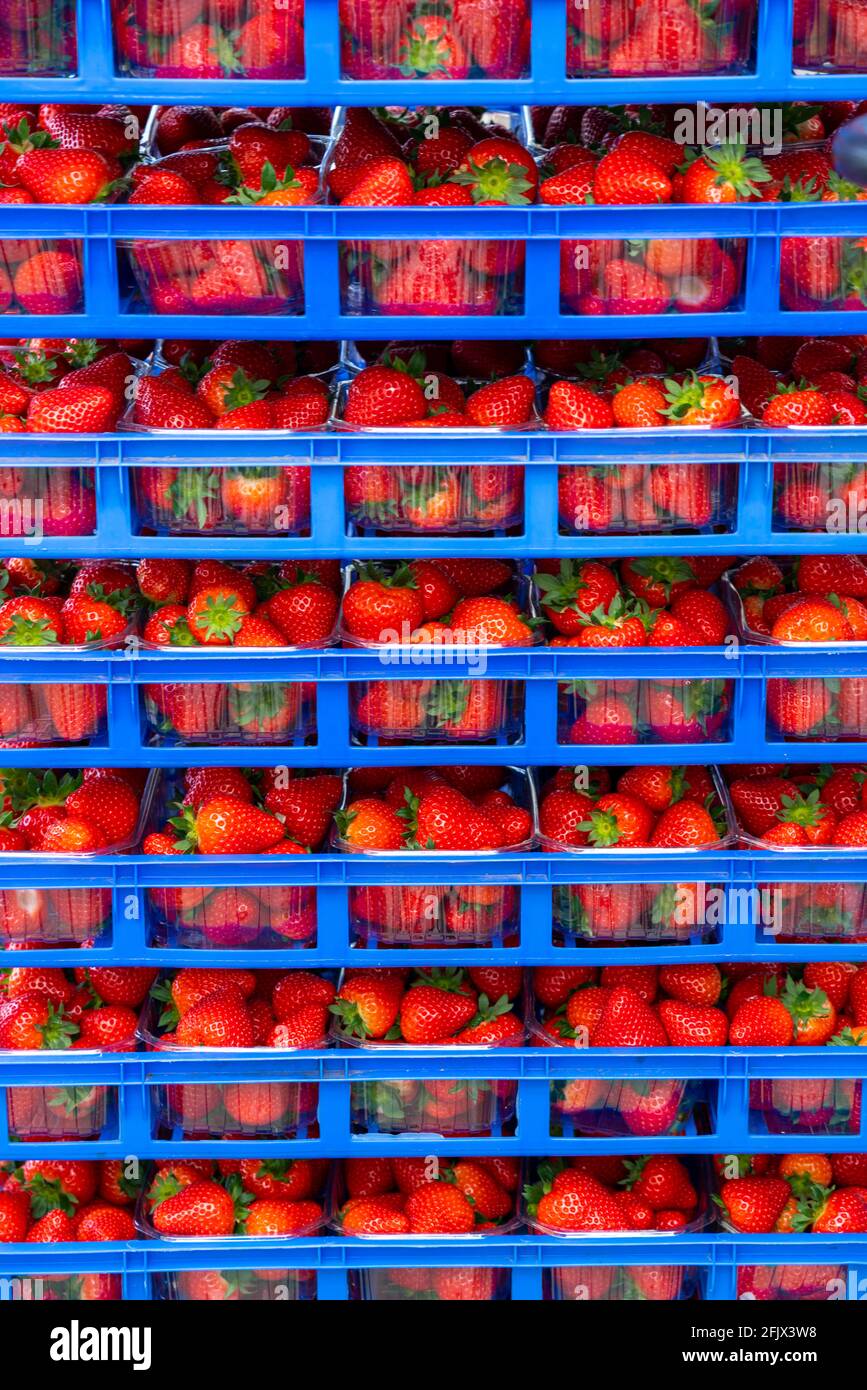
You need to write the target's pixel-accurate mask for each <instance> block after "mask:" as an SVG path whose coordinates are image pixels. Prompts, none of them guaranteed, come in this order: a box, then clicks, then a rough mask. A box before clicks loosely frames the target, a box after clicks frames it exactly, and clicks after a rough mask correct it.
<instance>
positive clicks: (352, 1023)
mask: <svg viewBox="0 0 867 1390" xmlns="http://www.w3.org/2000/svg"><path fill="white" fill-rule="evenodd" d="M328 1011H329V1013H332V1014H334V1017H335V1018H336V1019H338V1020H339V1022H340V1026H341V1029H342V1030H343V1032H344V1033H346V1034H347V1035H348V1036H349V1037H350V1038H369V1037H370V1029H369V1028H368V1026H367V1024H366V1023H365V1021H364V1019H363V1018H362V1016H361V1010H360V1009H359V1007H358V1005H357V1004H356V1003H354V1002H353V1001H352V1000H351V999H335V1001H334V1003H333V1004H329V1005H328Z"/></svg>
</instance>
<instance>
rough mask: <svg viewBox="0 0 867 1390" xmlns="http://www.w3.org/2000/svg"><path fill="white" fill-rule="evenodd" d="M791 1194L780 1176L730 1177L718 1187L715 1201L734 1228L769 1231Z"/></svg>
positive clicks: (753, 1233)
mask: <svg viewBox="0 0 867 1390" xmlns="http://www.w3.org/2000/svg"><path fill="white" fill-rule="evenodd" d="M790 1196H791V1188H790V1187H789V1184H788V1183H787V1182H786V1181H785V1180H784V1179H783V1178H771V1177H765V1178H733V1179H731V1180H729V1181H728V1182H724V1183H723V1184H722V1185H721V1187H720V1192H719V1204H720V1207H721V1209H722V1211H723V1212H724V1214H725V1216H726V1217H727V1219H728V1221H729V1222H730V1224H731V1226H732V1227H733V1228H734V1229H735V1230H736V1231H743V1232H744V1233H746V1234H749V1235H756V1234H759V1233H761V1232H765V1231H773V1230H774V1227H775V1226H776V1223H777V1219H778V1217H779V1215H780V1213H781V1212H782V1210H783V1208H784V1206H785V1205H786V1203H787V1202H788V1200H789V1197H790Z"/></svg>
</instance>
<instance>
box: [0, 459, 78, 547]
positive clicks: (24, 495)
mask: <svg viewBox="0 0 867 1390" xmlns="http://www.w3.org/2000/svg"><path fill="white" fill-rule="evenodd" d="M95 483H96V477H95V473H94V470H93V469H92V468H84V467H80V466H78V465H75V466H74V467H71V468H66V467H63V466H61V467H57V468H54V467H51V468H49V467H46V466H44V465H41V464H37V465H35V466H34V467H29V466H25V467H19V466H18V465H17V464H9V465H4V466H3V467H2V468H0V534H2V535H3V536H20V537H21V539H22V541H24V542H25V543H28V542H29V543H31V544H32V543H33V541H34V540H36V539H39V538H41V537H49V538H50V537H53V536H92V535H93V533H94V531H95V530H96V519H97V506H96V489H95Z"/></svg>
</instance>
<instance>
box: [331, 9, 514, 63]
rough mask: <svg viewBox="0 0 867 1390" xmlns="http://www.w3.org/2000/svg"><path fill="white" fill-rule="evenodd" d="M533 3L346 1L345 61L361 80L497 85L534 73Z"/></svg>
mask: <svg viewBox="0 0 867 1390" xmlns="http://www.w3.org/2000/svg"><path fill="white" fill-rule="evenodd" d="M530 11H531V0H454V3H447V2H446V0H400V3H398V4H389V5H387V6H370V5H366V4H364V3H363V2H362V0H340V11H339V13H340V63H341V70H342V73H343V76H344V77H349V78H355V79H358V80H361V81H399V80H400V79H401V78H403V79H409V80H412V81H418V80H419V79H424V78H431V79H433V80H436V81H442V80H443V79H446V80H449V79H451V80H453V81H465V80H467V79H471V80H473V81H476V80H484V79H485V78H487V79H489V80H491V79H496V78H499V79H500V80H501V81H502V80H507V79H509V78H520V77H527V76H528V75H529V71H530Z"/></svg>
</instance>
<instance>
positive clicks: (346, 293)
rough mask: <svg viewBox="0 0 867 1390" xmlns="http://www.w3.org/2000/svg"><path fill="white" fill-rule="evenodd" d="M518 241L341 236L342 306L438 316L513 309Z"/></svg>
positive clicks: (519, 264) (517, 293) (520, 291)
mask: <svg viewBox="0 0 867 1390" xmlns="http://www.w3.org/2000/svg"><path fill="white" fill-rule="evenodd" d="M524 257H525V243H524V242H523V241H474V240H473V241H471V240H469V239H468V238H467V239H460V238H458V239H455V240H449V241H447V240H443V239H439V240H437V239H435V238H430V239H428V238H424V239H422V240H421V241H342V242H341V243H340V300H341V312H342V313H344V314H349V315H356V314H362V315H373V316H376V315H383V314H384V315H387V316H401V317H406V318H418V317H424V318H430V317H432V316H436V317H439V318H442V317H446V318H448V317H450V316H454V315H459V316H463V315H467V316H469V315H478V316H479V317H488V318H490V317H493V316H495V315H496V316H499V315H502V314H519V313H521V311H522V309H523V303H524Z"/></svg>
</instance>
